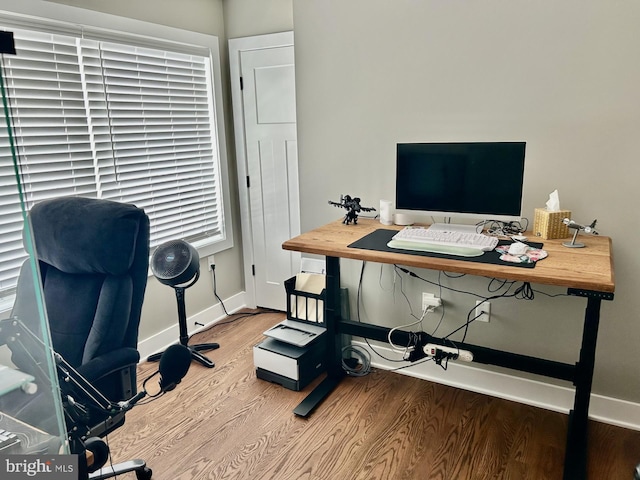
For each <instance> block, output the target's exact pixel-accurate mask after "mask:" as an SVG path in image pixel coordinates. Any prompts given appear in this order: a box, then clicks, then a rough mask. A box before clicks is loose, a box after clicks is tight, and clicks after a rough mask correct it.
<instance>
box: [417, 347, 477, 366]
mask: <svg viewBox="0 0 640 480" xmlns="http://www.w3.org/2000/svg"><path fill="white" fill-rule="evenodd" d="M423 350H424V353H425V355H428V356H429V357H434V358H435V357H436V356H437V354H438V350H439V351H441V352H443V353H448V354H452V355H456V357H450V358H452V360H462V361H463V362H473V353H471V352H470V351H469V350H460V349H459V348H455V347H443V346H442V345H436V344H435V343H427V344H426V345H425V346H424V349H423Z"/></svg>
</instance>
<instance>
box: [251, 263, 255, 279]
mask: <svg viewBox="0 0 640 480" xmlns="http://www.w3.org/2000/svg"><path fill="white" fill-rule="evenodd" d="M251 275H253V276H254V277H255V276H256V266H255V265H251Z"/></svg>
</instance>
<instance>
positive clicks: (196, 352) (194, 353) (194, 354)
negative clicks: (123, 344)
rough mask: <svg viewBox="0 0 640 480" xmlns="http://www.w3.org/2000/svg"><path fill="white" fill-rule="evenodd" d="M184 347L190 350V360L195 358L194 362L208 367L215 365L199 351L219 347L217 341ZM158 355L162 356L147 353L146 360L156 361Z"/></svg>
mask: <svg viewBox="0 0 640 480" xmlns="http://www.w3.org/2000/svg"><path fill="white" fill-rule="evenodd" d="M185 347H187V348H188V349H189V351H190V352H191V359H192V360H195V361H196V362H198V363H200V364H202V365H204V366H205V367H208V368H213V367H215V366H216V364H215V363H213V362H212V361H211V360H210V359H209V358H207V357H205V356H204V355H202V354H201V353H200V352H204V351H208V350H215V349H216V348H220V345H219V344H218V343H201V344H199V345H185ZM160 357H162V353H154V354H153V355H149V357H147V361H149V362H156V361H158V360H160Z"/></svg>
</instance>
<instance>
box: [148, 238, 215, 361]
mask: <svg viewBox="0 0 640 480" xmlns="http://www.w3.org/2000/svg"><path fill="white" fill-rule="evenodd" d="M151 272H152V273H153V275H154V276H155V277H156V278H157V279H158V280H159V281H160V283H163V284H165V285H169V286H170V287H173V289H174V290H175V292H176V299H177V301H178V325H179V327H180V343H181V344H182V345H184V346H185V347H187V348H188V349H189V350H190V351H191V359H192V360H196V361H198V362H199V363H201V364H202V365H204V366H205V367H209V368H213V367H214V366H215V364H214V363H213V362H212V361H211V360H209V359H208V358H207V357H205V356H204V355H202V354H201V353H200V352H201V351H206V350H213V349H215V348H218V347H220V345H219V344H217V343H201V344H199V345H189V344H188V343H189V334H188V333H187V313H186V309H185V303H184V291H185V289H187V288H189V287H190V286H192V285H193V284H195V283H196V282H197V281H198V278H200V257H199V255H198V252H197V251H196V249H195V248H193V246H192V245H190V244H189V243H187V242H185V241H184V240H171V241H169V242H166V243H163V244H162V245H160V246H159V247H157V248H156V249H155V251H154V252H153V255H152V256H151ZM161 355H162V354H161V353H155V354H153V355H151V356H150V357H149V358H148V360H149V361H155V360H159V359H160V356H161Z"/></svg>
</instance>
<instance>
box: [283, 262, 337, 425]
mask: <svg viewBox="0 0 640 480" xmlns="http://www.w3.org/2000/svg"><path fill="white" fill-rule="evenodd" d="M325 294H326V298H325V304H324V320H325V327H326V329H327V332H326V333H325V335H326V336H327V352H326V355H325V362H326V367H327V376H326V378H325V379H324V380H323V381H322V382H321V383H320V384H318V386H316V388H315V389H313V391H312V392H311V393H310V394H309V395H307V397H306V398H305V399H304V400H303V401H302V402H301V403H300V404H299V405H298V406H297V407H296V408H295V409H294V410H293V413H295V414H296V415H299V416H301V417H307V416H308V415H310V414H311V412H312V411H313V410H314V409H315V408H316V407H317V406H318V405H320V403H321V402H322V400H324V399H325V398H326V397H327V396H328V395H329V394H330V393H331V391H332V390H333V389H334V388H335V387H336V386H337V385H338V384H339V383H340V381H341V380H342V378H343V377H344V375H345V373H344V370H343V369H342V335H341V334H340V333H339V331H338V322H340V310H341V305H340V258H338V257H327V274H326V287H325Z"/></svg>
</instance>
